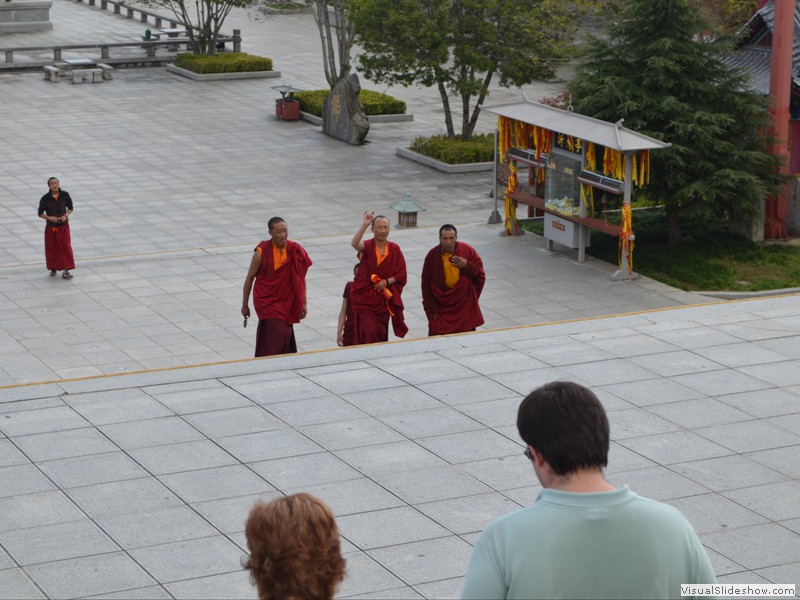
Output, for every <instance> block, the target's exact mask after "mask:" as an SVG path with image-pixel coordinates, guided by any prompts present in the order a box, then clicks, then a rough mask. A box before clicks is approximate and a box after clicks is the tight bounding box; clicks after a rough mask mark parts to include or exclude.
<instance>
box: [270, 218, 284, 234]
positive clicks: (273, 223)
mask: <svg viewBox="0 0 800 600" xmlns="http://www.w3.org/2000/svg"><path fill="white" fill-rule="evenodd" d="M278 223H286V221H284V220H283V219H281V218H280V217H272V218H271V219H270V220H269V221H268V222H267V228H269V230H270V231H272V228H273V227H275V225H277V224H278Z"/></svg>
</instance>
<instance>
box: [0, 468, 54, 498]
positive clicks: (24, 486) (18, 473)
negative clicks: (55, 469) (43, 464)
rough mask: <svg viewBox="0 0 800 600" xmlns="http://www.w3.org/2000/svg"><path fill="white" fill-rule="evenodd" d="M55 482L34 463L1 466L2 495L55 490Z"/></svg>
mask: <svg viewBox="0 0 800 600" xmlns="http://www.w3.org/2000/svg"><path fill="white" fill-rule="evenodd" d="M54 489H55V486H54V485H53V483H52V482H51V481H50V480H48V479H47V477H45V476H44V475H42V473H41V471H39V469H37V468H36V467H35V466H34V465H14V466H11V467H0V497H4V496H19V495H22V494H30V493H32V492H47V491H50V490H54Z"/></svg>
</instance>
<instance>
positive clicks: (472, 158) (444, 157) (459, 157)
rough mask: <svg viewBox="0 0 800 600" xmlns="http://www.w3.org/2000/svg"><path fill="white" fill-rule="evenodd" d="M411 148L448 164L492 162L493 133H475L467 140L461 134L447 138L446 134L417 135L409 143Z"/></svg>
mask: <svg viewBox="0 0 800 600" xmlns="http://www.w3.org/2000/svg"><path fill="white" fill-rule="evenodd" d="M411 150H413V151H414V152H419V153H420V154H424V155H425V156H429V157H431V158H435V159H436V160H440V161H442V162H444V163H447V164H450V165H462V164H466V163H476V162H492V161H493V160H494V134H493V133H481V134H476V135H473V136H472V138H470V139H469V140H462V139H461V136H456V137H455V138H449V137H447V136H446V135H434V136H431V137H419V138H417V139H415V140H414V141H413V142H412V143H411Z"/></svg>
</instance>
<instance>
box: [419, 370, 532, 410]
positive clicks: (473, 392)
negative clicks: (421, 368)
mask: <svg viewBox="0 0 800 600" xmlns="http://www.w3.org/2000/svg"><path fill="white" fill-rule="evenodd" d="M418 387H419V389H420V390H421V391H423V392H425V393H426V394H429V395H430V396H432V397H434V398H436V399H437V400H441V401H442V402H444V403H445V404H449V405H451V406H455V405H458V404H469V403H471V402H473V401H474V399H475V398H483V399H484V400H500V399H502V398H516V397H518V396H519V393H518V392H516V391H515V390H514V389H512V388H510V387H507V386H505V385H503V384H501V383H497V382H495V381H492V380H490V379H486V378H484V377H474V378H469V379H458V380H456V381H441V382H438V383H426V384H422V385H419V386H418ZM530 391H531V390H530V389H526V391H525V392H524V393H525V394H527V393H528V392H530Z"/></svg>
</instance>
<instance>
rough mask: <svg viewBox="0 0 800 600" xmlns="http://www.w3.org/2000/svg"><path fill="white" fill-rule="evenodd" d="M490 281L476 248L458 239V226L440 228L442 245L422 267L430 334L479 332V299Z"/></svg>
mask: <svg viewBox="0 0 800 600" xmlns="http://www.w3.org/2000/svg"><path fill="white" fill-rule="evenodd" d="M485 282H486V274H485V273H484V271H483V261H482V260H481V257H480V256H478V253H477V252H476V251H475V248H473V247H472V246H470V245H469V244H465V243H464V242H459V241H458V231H457V230H456V228H455V226H454V225H450V224H448V225H442V226H441V227H440V228H439V245H438V246H436V247H435V248H432V249H431V250H430V252H428V255H427V256H426V257H425V263H424V264H423V266H422V308H423V309H424V310H425V314H426V315H427V317H428V335H445V334H448V333H461V332H464V331H475V328H476V327H479V326H481V325H483V315H482V314H481V307H480V306H479V304H478V299H479V298H480V297H481V292H482V291H483V284H484V283H485Z"/></svg>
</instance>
